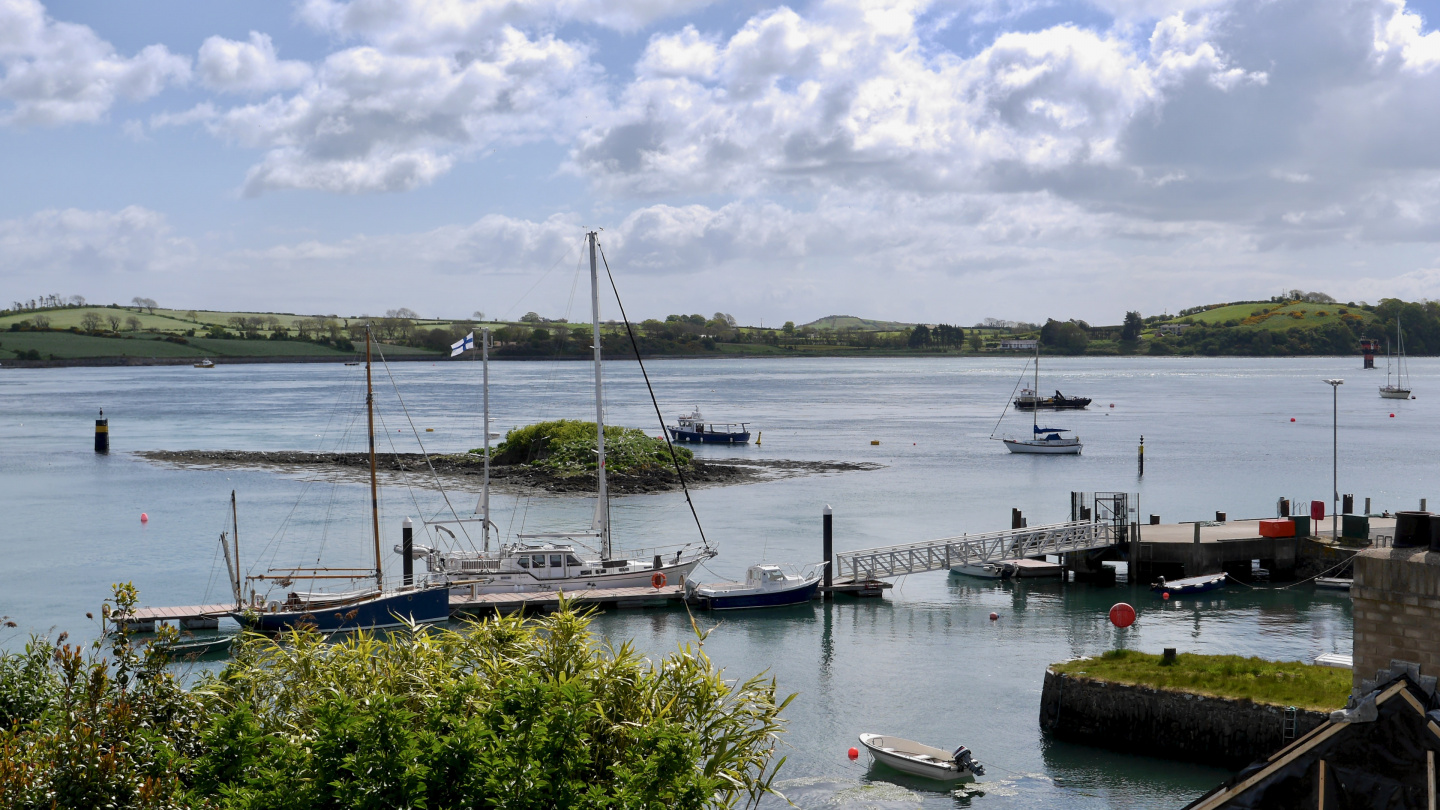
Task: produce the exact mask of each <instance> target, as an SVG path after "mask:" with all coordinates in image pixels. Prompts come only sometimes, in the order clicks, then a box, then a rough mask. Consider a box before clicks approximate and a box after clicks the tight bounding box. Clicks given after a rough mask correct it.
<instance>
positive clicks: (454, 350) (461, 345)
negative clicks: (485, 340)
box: [450, 332, 475, 357]
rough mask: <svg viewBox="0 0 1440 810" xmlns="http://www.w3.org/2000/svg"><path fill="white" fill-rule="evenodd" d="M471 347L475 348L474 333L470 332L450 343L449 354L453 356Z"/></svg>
mask: <svg viewBox="0 0 1440 810" xmlns="http://www.w3.org/2000/svg"><path fill="white" fill-rule="evenodd" d="M473 348H475V333H474V332H471V333H470V334H468V335H466V336H465V337H463V338H460V339H459V340H457V341H455V342H454V343H451V344H450V356H451V357H454V356H455V355H457V354H464V353H465V352H467V351H469V350H470V349H473Z"/></svg>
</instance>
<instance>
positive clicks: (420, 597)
mask: <svg viewBox="0 0 1440 810" xmlns="http://www.w3.org/2000/svg"><path fill="white" fill-rule="evenodd" d="M374 399H375V397H374V391H373V389H372V387H371V381H370V330H369V328H368V327H367V328H366V330H365V412H366V416H367V417H368V420H369V434H370V435H369V438H370V527H371V532H372V534H373V537H374V551H375V567H374V569H369V568H364V569H357V568H304V567H296V568H286V569H270V570H268V571H266V572H264V573H262V574H254V575H250V576H248V577H246V579H248V580H249V582H250V585H251V588H252V590H251V591H250V594H251V596H250V599H249V600H248V601H247V600H246V599H245V594H244V589H243V588H242V587H241V577H240V531H239V521H238V520H236V521H235V526H234V528H235V535H234V537H233V542H234V553H235V559H234V563H233V567H232V563H231V559H230V549H229V548H228V547H226V544H225V542H224V536H223V535H222V536H221V547H222V548H225V564H226V567H227V568H229V569H230V574H231V587H232V588H233V591H234V597H235V610H234V612H232V613H231V614H230V615H231V616H232V617H233V618H234V619H235V620H236V621H238V622H240V624H242V625H244V626H245V627H247V628H249V629H252V630H257V631H260V632H262V633H277V632H280V631H283V630H286V629H289V628H298V627H309V628H314V629H316V630H320V631H322V632H329V631H335V630H363V629H371V628H377V627H394V626H398V625H401V624H405V623H407V622H416V623H428V622H443V621H448V620H449V618H450V593H449V589H447V588H445V587H443V586H441V587H435V586H433V585H420V586H416V585H410V584H406V585H402V586H400V587H398V588H386V586H385V571H384V566H383V564H382V560H381V557H380V510H379V497H378V494H379V492H378V490H379V485H378V482H377V480H376V472H375V469H376V464H375V407H374ZM230 499H231V500H230V503H231V514H232V518H233V516H234V511H235V496H234V493H231V496H230ZM317 580H327V581H328V580H335V581H346V582H347V583H348V587H347V589H346V590H343V591H315V590H292V591H289V592H288V593H286V594H285V598H284V599H283V600H278V599H268V598H266V597H264V596H262V595H259V594H257V592H256V590H255V589H256V586H258V585H264V584H266V583H270V584H271V585H272V586H273V585H279V586H281V587H282V588H289V587H290V586H291V585H292V584H294V583H295V582H296V581H301V582H313V581H317ZM360 582H365V583H366V584H365V585H363V586H360V587H356V583H360ZM371 583H373V584H371Z"/></svg>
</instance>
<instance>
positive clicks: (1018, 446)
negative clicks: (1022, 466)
mask: <svg viewBox="0 0 1440 810" xmlns="http://www.w3.org/2000/svg"><path fill="white" fill-rule="evenodd" d="M1034 363H1035V380H1034V386H1033V387H1032V388H1031V389H1029V392H1028V393H1029V394H1030V395H1031V396H1034V392H1035V391H1038V390H1039V389H1040V341H1038V340H1037V341H1035V360H1034ZM1020 375H1021V376H1020V379H1021V380H1023V379H1025V376H1024V375H1025V372H1024V370H1023V369H1022V370H1021V372H1020ZM1015 385H1016V387H1019V385H1020V383H1019V382H1016V383H1015ZM1016 401H1017V402H1018V400H1016ZM1085 402H1086V404H1089V402H1090V401H1089V400H1088V399H1087V400H1085ZM1009 407H1010V403H1009V402H1007V403H1006V404H1005V408H1006V410H1009ZM1027 410H1029V411H1030V438H1028V439H1021V438H1016V437H1014V436H1005V437H1004V438H1002V439H1001V441H1002V442H1003V443H1004V444H1005V449H1007V450H1009V451H1010V452H1012V453H1019V454H1022V455H1047V456H1078V455H1080V451H1081V449H1083V448H1084V445H1083V444H1081V442H1080V437H1079V436H1076V435H1074V434H1073V433H1072V432H1071V431H1070V430H1068V429H1067V428H1052V427H1041V426H1040V422H1039V419H1040V416H1039V412H1040V410H1041V409H1040V408H1039V407H1036V406H1035V405H1033V404H1032V405H1031V407H1030V408H1028V409H1027ZM1004 419H1005V411H1001V412H1000V419H999V420H996V422H995V430H999V429H1000V422H1002V421H1004ZM1067 433H1070V434H1071V435H1068V436H1067V435H1065V434H1067ZM990 438H992V439H994V438H996V436H995V432H994V431H991V433H990Z"/></svg>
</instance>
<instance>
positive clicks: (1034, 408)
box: [1030, 337, 1040, 439]
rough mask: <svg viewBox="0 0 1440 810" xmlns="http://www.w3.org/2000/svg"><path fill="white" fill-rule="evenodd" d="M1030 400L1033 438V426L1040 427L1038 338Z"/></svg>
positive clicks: (1032, 437)
mask: <svg viewBox="0 0 1440 810" xmlns="http://www.w3.org/2000/svg"><path fill="white" fill-rule="evenodd" d="M1031 395H1032V396H1033V397H1034V398H1033V399H1031V400H1030V438H1031V439H1034V438H1035V428H1038V427H1040V338H1039V337H1036V338H1035V390H1034V391H1032V392H1031Z"/></svg>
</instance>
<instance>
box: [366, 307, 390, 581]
mask: <svg viewBox="0 0 1440 810" xmlns="http://www.w3.org/2000/svg"><path fill="white" fill-rule="evenodd" d="M365 417H366V419H368V420H369V423H370V526H371V527H372V528H373V529H374V532H375V587H376V589H377V590H382V591H383V590H384V589H385V574H384V572H383V571H382V570H381V568H380V492H379V487H378V486H377V485H376V483H375V388H374V386H373V385H372V384H371V381H370V324H368V323H367V324H365Z"/></svg>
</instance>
